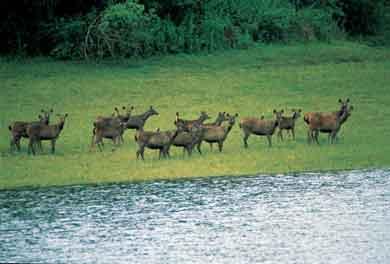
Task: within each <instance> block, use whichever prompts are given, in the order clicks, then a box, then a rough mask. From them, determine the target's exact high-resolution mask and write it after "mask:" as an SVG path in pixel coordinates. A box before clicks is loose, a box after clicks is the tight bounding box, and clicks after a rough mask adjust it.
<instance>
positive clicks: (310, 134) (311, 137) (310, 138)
mask: <svg viewBox="0 0 390 264" xmlns="http://www.w3.org/2000/svg"><path fill="white" fill-rule="evenodd" d="M312 140H313V133H312V131H311V129H308V130H307V143H308V144H311V142H312Z"/></svg>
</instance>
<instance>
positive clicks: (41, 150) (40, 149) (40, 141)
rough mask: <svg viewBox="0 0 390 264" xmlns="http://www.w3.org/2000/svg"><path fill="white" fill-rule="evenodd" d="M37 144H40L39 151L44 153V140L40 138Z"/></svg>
mask: <svg viewBox="0 0 390 264" xmlns="http://www.w3.org/2000/svg"><path fill="white" fill-rule="evenodd" d="M37 146H38V148H39V151H40V152H41V153H42V152H43V148H42V140H38V141H37Z"/></svg>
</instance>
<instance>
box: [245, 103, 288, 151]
mask: <svg viewBox="0 0 390 264" xmlns="http://www.w3.org/2000/svg"><path fill="white" fill-rule="evenodd" d="M273 113H274V115H275V119H272V120H265V119H264V117H261V118H256V117H247V118H243V119H242V120H241V121H240V128H241V129H242V131H243V133H244V137H243V140H244V147H245V148H247V147H248V138H249V136H250V135H252V134H253V135H256V136H265V137H267V139H268V146H269V147H271V146H272V135H273V134H274V132H275V130H276V128H277V126H278V124H279V120H280V118H281V117H282V111H279V112H278V111H276V110H274V111H273Z"/></svg>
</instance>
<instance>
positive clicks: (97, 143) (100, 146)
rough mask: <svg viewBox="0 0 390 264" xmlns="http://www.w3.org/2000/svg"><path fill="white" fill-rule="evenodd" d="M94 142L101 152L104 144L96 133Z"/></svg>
mask: <svg viewBox="0 0 390 264" xmlns="http://www.w3.org/2000/svg"><path fill="white" fill-rule="evenodd" d="M95 144H96V145H97V146H98V148H99V151H100V152H102V151H103V147H104V145H103V138H102V137H101V136H98V135H96V140H95Z"/></svg>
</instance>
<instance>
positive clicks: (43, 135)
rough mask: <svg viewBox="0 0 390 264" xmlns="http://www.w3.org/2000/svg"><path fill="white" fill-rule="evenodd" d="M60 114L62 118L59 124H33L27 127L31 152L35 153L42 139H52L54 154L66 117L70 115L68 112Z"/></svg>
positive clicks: (52, 151) (29, 150)
mask: <svg viewBox="0 0 390 264" xmlns="http://www.w3.org/2000/svg"><path fill="white" fill-rule="evenodd" d="M58 116H59V117H60V119H59V121H58V123H57V124H52V125H46V124H31V125H29V126H28V127H27V135H28V137H29V139H30V141H29V144H28V153H29V154H30V152H32V154H33V155H35V145H36V144H37V143H39V142H40V141H42V140H50V142H51V153H52V154H54V152H55V145H56V141H57V139H58V137H59V136H60V134H61V132H62V130H63V128H64V124H65V119H66V118H67V117H68V114H65V115H58Z"/></svg>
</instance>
